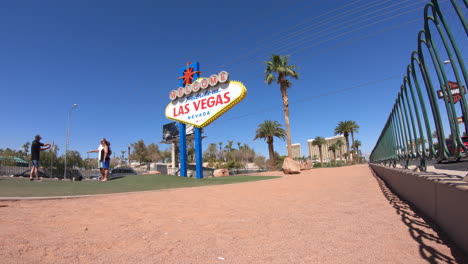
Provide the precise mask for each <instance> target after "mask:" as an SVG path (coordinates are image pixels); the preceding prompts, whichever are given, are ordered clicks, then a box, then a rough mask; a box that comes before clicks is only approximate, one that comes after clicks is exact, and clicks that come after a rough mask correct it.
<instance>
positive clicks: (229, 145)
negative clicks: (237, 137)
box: [224, 140, 234, 152]
mask: <svg viewBox="0 0 468 264" xmlns="http://www.w3.org/2000/svg"><path fill="white" fill-rule="evenodd" d="M233 144H234V141H232V140H228V143H227V145H226V146H225V147H224V148H225V149H226V150H227V151H228V152H232V145H233Z"/></svg>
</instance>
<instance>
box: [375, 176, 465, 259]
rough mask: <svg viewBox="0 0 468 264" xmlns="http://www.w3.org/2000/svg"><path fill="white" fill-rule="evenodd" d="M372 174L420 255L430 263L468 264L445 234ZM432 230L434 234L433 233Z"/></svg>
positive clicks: (461, 252)
mask: <svg viewBox="0 0 468 264" xmlns="http://www.w3.org/2000/svg"><path fill="white" fill-rule="evenodd" d="M371 171H372V174H373V175H374V177H375V179H376V180H377V182H378V183H379V186H380V189H381V190H382V193H383V195H384V196H385V198H386V199H387V200H388V201H389V203H390V204H391V205H392V206H393V208H395V210H396V212H397V214H398V215H400V216H401V220H402V222H403V223H404V224H405V225H406V226H407V227H408V231H409V234H410V235H411V237H412V238H413V239H414V240H415V241H416V242H417V243H418V244H419V253H420V255H421V257H422V258H423V259H424V260H426V261H427V262H428V263H434V264H435V263H448V264H456V263H458V264H462V263H468V262H467V261H468V257H467V256H466V255H465V254H464V253H463V251H462V250H461V249H459V248H458V247H457V246H456V245H455V244H454V243H453V242H452V241H451V240H450V239H449V238H448V237H447V235H446V234H444V232H443V231H442V230H441V229H440V227H439V226H437V224H436V223H434V222H433V221H432V220H431V219H430V218H429V217H427V216H425V215H424V214H423V213H422V212H421V211H419V210H418V209H417V208H416V207H415V206H414V205H412V204H410V203H409V202H407V201H404V200H403V199H401V198H400V197H398V196H397V195H396V194H394V193H393V192H392V190H391V189H390V188H389V186H387V185H386V184H385V182H384V181H383V180H382V179H380V178H379V177H378V176H377V175H376V174H375V173H374V171H373V170H371ZM431 230H432V231H433V232H431ZM431 243H437V244H443V245H445V246H447V247H448V248H449V249H450V250H451V252H452V256H453V257H452V256H447V255H445V254H443V253H441V252H439V251H438V250H437V249H435V248H434V247H432V246H431V245H430V244H431Z"/></svg>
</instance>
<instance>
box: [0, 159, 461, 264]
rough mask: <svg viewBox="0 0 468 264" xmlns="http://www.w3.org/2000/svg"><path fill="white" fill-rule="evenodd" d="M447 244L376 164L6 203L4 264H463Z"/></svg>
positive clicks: (1, 207) (1, 220)
mask: <svg viewBox="0 0 468 264" xmlns="http://www.w3.org/2000/svg"><path fill="white" fill-rule="evenodd" d="M275 174H276V175H278V173H275ZM280 174H281V173H280ZM441 237H442V235H441V234H440V233H437V232H436V231H434V229H433V228H431V224H430V223H428V222H427V221H425V219H424V218H423V217H421V216H419V215H418V214H417V213H415V212H414V211H412V210H411V207H409V206H408V205H407V204H405V203H404V202H403V201H400V200H399V199H398V198H397V197H395V196H394V195H393V194H392V193H391V192H390V191H389V190H388V189H387V188H386V187H385V185H384V184H383V183H382V182H381V181H379V180H377V179H376V178H375V177H374V176H373V175H372V173H371V171H370V169H369V168H368V166H367V165H357V166H351V167H342V168H327V169H314V170H309V171H303V172H302V173H301V174H297V175H287V176H285V177H283V178H279V179H273V180H267V181H261V182H249V183H240V184H231V185H220V186H206V187H198V188H184V189H174V190H163V191H154V192H144V193H135V194H119V195H110V196H96V197H86V198H77V199H60V200H31V201H0V263H15V264H16V263H240V264H244V263H269V264H271V263H411V264H417V263H463V260H464V256H463V255H461V254H460V253H458V251H457V249H456V248H454V247H453V246H451V245H450V243H447V242H446V241H445V240H444V239H443V238H441Z"/></svg>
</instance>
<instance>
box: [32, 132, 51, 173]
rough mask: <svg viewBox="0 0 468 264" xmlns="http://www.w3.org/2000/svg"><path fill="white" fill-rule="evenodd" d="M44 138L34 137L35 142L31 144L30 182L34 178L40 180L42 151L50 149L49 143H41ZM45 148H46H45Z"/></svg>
mask: <svg viewBox="0 0 468 264" xmlns="http://www.w3.org/2000/svg"><path fill="white" fill-rule="evenodd" d="M41 139H42V137H41V136H40V135H36V136H35V137H34V141H33V142H32V144H31V162H32V168H31V174H30V176H29V180H30V181H32V180H34V178H36V180H39V156H40V153H41V151H43V150H47V149H49V148H50V144H49V143H45V144H44V143H41ZM43 147H44V148H43Z"/></svg>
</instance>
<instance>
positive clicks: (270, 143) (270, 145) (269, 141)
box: [267, 137, 275, 171]
mask: <svg viewBox="0 0 468 264" xmlns="http://www.w3.org/2000/svg"><path fill="white" fill-rule="evenodd" d="M267 144H268V153H269V154H270V171H273V170H274V169H275V151H274V149H273V138H270V137H269V138H268V139H267Z"/></svg>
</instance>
